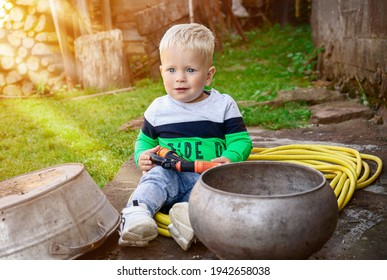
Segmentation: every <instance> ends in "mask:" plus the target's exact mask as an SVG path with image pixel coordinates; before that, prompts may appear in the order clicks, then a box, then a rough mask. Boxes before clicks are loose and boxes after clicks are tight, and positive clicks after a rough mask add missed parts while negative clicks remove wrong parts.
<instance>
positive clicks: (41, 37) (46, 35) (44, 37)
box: [35, 32, 58, 43]
mask: <svg viewBox="0 0 387 280" xmlns="http://www.w3.org/2000/svg"><path fill="white" fill-rule="evenodd" d="M35 40H36V41H38V42H44V43H58V36H57V35H56V33H55V32H41V33H39V34H36V36H35Z"/></svg>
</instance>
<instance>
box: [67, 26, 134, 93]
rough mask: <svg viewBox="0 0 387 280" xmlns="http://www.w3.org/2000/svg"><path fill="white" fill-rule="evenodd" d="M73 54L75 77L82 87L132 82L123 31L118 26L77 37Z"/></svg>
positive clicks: (118, 85)
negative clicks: (76, 75)
mask: <svg viewBox="0 0 387 280" xmlns="http://www.w3.org/2000/svg"><path fill="white" fill-rule="evenodd" d="M75 58H76V64H77V70H78V77H79V79H80V81H81V83H82V85H83V87H85V88H87V87H91V88H97V89H107V88H110V87H125V86H129V85H130V83H131V76H130V70H129V65H128V61H127V58H126V54H125V52H124V46H123V42H122V33H121V31H120V30H118V29H115V30H111V31H107V32H100V33H96V34H92V35H84V36H81V37H79V38H77V39H76V40H75Z"/></svg>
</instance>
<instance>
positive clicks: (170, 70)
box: [167, 68, 175, 73]
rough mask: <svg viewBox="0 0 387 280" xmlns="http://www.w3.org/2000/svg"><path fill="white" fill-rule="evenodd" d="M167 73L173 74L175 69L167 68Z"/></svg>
mask: <svg viewBox="0 0 387 280" xmlns="http://www.w3.org/2000/svg"><path fill="white" fill-rule="evenodd" d="M167 71H168V72H170V73H173V72H175V68H169V69H168V70H167Z"/></svg>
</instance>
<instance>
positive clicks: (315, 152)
mask: <svg viewBox="0 0 387 280" xmlns="http://www.w3.org/2000/svg"><path fill="white" fill-rule="evenodd" d="M248 160H274V161H285V162H293V163H296V164H301V165H306V166H310V167H312V168H315V169H317V170H319V171H321V172H322V173H323V174H324V176H325V177H326V178H327V179H330V180H331V182H330V186H331V187H332V189H333V191H334V193H335V195H336V198H337V204H338V207H339V210H342V209H343V208H344V207H345V206H346V205H347V204H348V202H349V201H350V199H351V198H352V196H353V194H354V192H355V190H358V189H362V188H365V187H366V186H369V185H370V184H372V183H373V182H374V181H375V180H376V178H378V177H379V175H380V173H381V172H382V168H383V162H382V160H381V159H380V158H378V157H377V156H374V155H368V154H361V153H359V152H358V151H357V150H355V149H351V148H346V147H338V146H328V145H285V146H278V147H273V148H253V149H252V151H251V154H250V156H249V158H248ZM367 161H373V162H375V163H376V166H377V167H376V170H375V172H374V173H373V174H372V176H370V174H371V171H370V166H369V164H368V162H367Z"/></svg>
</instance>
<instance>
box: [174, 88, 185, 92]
mask: <svg viewBox="0 0 387 280" xmlns="http://www.w3.org/2000/svg"><path fill="white" fill-rule="evenodd" d="M187 89H188V88H175V90H176V91H179V92H183V91H186V90H187Z"/></svg>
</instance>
